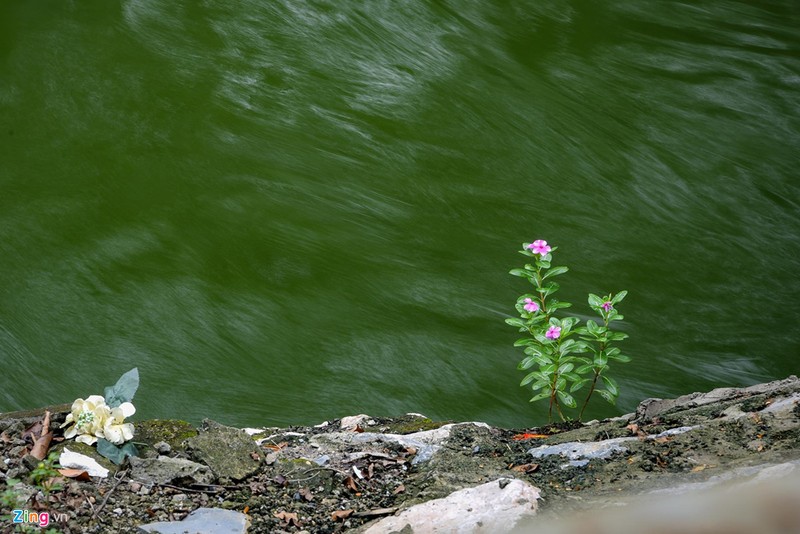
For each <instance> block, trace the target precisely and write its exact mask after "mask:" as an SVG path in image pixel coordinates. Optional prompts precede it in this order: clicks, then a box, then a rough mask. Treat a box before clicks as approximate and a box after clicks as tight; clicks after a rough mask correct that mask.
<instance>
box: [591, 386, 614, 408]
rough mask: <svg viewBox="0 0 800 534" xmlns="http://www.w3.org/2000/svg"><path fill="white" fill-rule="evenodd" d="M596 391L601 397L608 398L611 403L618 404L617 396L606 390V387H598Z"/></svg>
mask: <svg viewBox="0 0 800 534" xmlns="http://www.w3.org/2000/svg"><path fill="white" fill-rule="evenodd" d="M594 391H595V393H598V394H599V395H600V396H601V397H603V398H604V399H605V400H607V401H608V402H610V403H611V404H617V397H615V396H614V395H612V394H611V393H610V392H609V391H606V390H604V389H596V390H594Z"/></svg>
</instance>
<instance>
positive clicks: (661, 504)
mask: <svg viewBox="0 0 800 534" xmlns="http://www.w3.org/2000/svg"><path fill="white" fill-rule="evenodd" d="M798 509H800V461H793V462H787V463H783V464H779V465H760V466H751V467H745V468H739V469H734V470H732V471H730V472H727V473H725V474H723V475H721V476H717V477H712V478H711V479H709V480H708V481H705V482H700V483H689V484H681V485H678V486H674V487H669V488H665V489H661V490H657V491H653V492H649V493H648V494H646V495H644V496H642V495H638V494H627V493H617V494H616V495H614V497H613V503H608V502H603V503H599V502H598V503H595V505H594V506H592V507H591V509H590V510H591V511H589V512H584V513H575V512H574V511H573V512H570V513H566V514H564V515H563V518H561V519H558V520H549V519H548V518H545V517H542V516H538V517H536V518H535V519H534V520H531V521H525V522H522V523H520V524H518V525H517V527H516V529H514V530H512V531H511V532H513V533H515V534H525V533H528V532H536V533H537V534H572V533H575V532H597V533H600V532H602V533H606V532H614V533H619V534H633V533H641V532H648V533H655V532H686V533H700V532H715V533H716V532H720V533H721V532H758V533H765V534H779V533H784V532H800V514H799V513H798V512H797V511H798Z"/></svg>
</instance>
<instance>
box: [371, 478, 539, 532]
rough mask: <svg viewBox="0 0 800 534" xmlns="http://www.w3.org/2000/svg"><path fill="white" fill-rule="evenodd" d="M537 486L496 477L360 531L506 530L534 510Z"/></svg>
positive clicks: (531, 513)
mask: <svg viewBox="0 0 800 534" xmlns="http://www.w3.org/2000/svg"><path fill="white" fill-rule="evenodd" d="M538 499H539V490H538V489H537V488H535V487H533V486H531V485H530V484H528V483H526V482H523V481H521V480H516V479H507V478H506V479H500V480H494V481H492V482H487V483H486V484H481V485H480V486H476V487H474V488H466V489H462V490H459V491H455V492H453V493H451V494H450V495H448V496H447V497H444V498H442V499H435V500H432V501H428V502H424V503H422V504H418V505H416V506H412V507H410V508H407V509H406V510H404V511H402V512H401V513H400V514H399V515H396V516H392V517H387V518H384V519H381V520H380V521H377V522H376V523H373V524H372V525H369V526H368V527H366V528H365V529H364V530H363V534H383V533H387V532H404V533H405V532H415V533H423V532H424V533H431V534H435V533H448V534H450V533H454V534H458V533H464V534H466V533H470V534H480V533H495V532H508V531H509V530H510V529H512V528H514V526H515V525H517V524H518V523H519V522H520V521H527V520H529V519H530V518H531V517H532V516H534V515H535V514H536V508H537V500H538Z"/></svg>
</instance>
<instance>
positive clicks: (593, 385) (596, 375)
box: [578, 370, 600, 421]
mask: <svg viewBox="0 0 800 534" xmlns="http://www.w3.org/2000/svg"><path fill="white" fill-rule="evenodd" d="M598 378H600V373H598V372H597V370H595V372H594V379H593V380H592V387H591V388H589V394H588V395H586V400H585V401H583V406H581V413H579V414H578V421H580V420H581V419H583V411H584V410H585V409H586V406H587V405H588V404H589V399H591V398H592V393H594V387H595V386H596V385H597V379H598Z"/></svg>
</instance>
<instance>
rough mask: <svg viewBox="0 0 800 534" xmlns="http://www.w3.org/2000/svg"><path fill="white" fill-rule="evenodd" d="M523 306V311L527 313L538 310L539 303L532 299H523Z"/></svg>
mask: <svg viewBox="0 0 800 534" xmlns="http://www.w3.org/2000/svg"><path fill="white" fill-rule="evenodd" d="M523 308H525V311H526V312H529V313H534V312H537V311H539V305H538V304H536V303H535V302H534V301H533V300H532V299H525V306H523Z"/></svg>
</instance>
